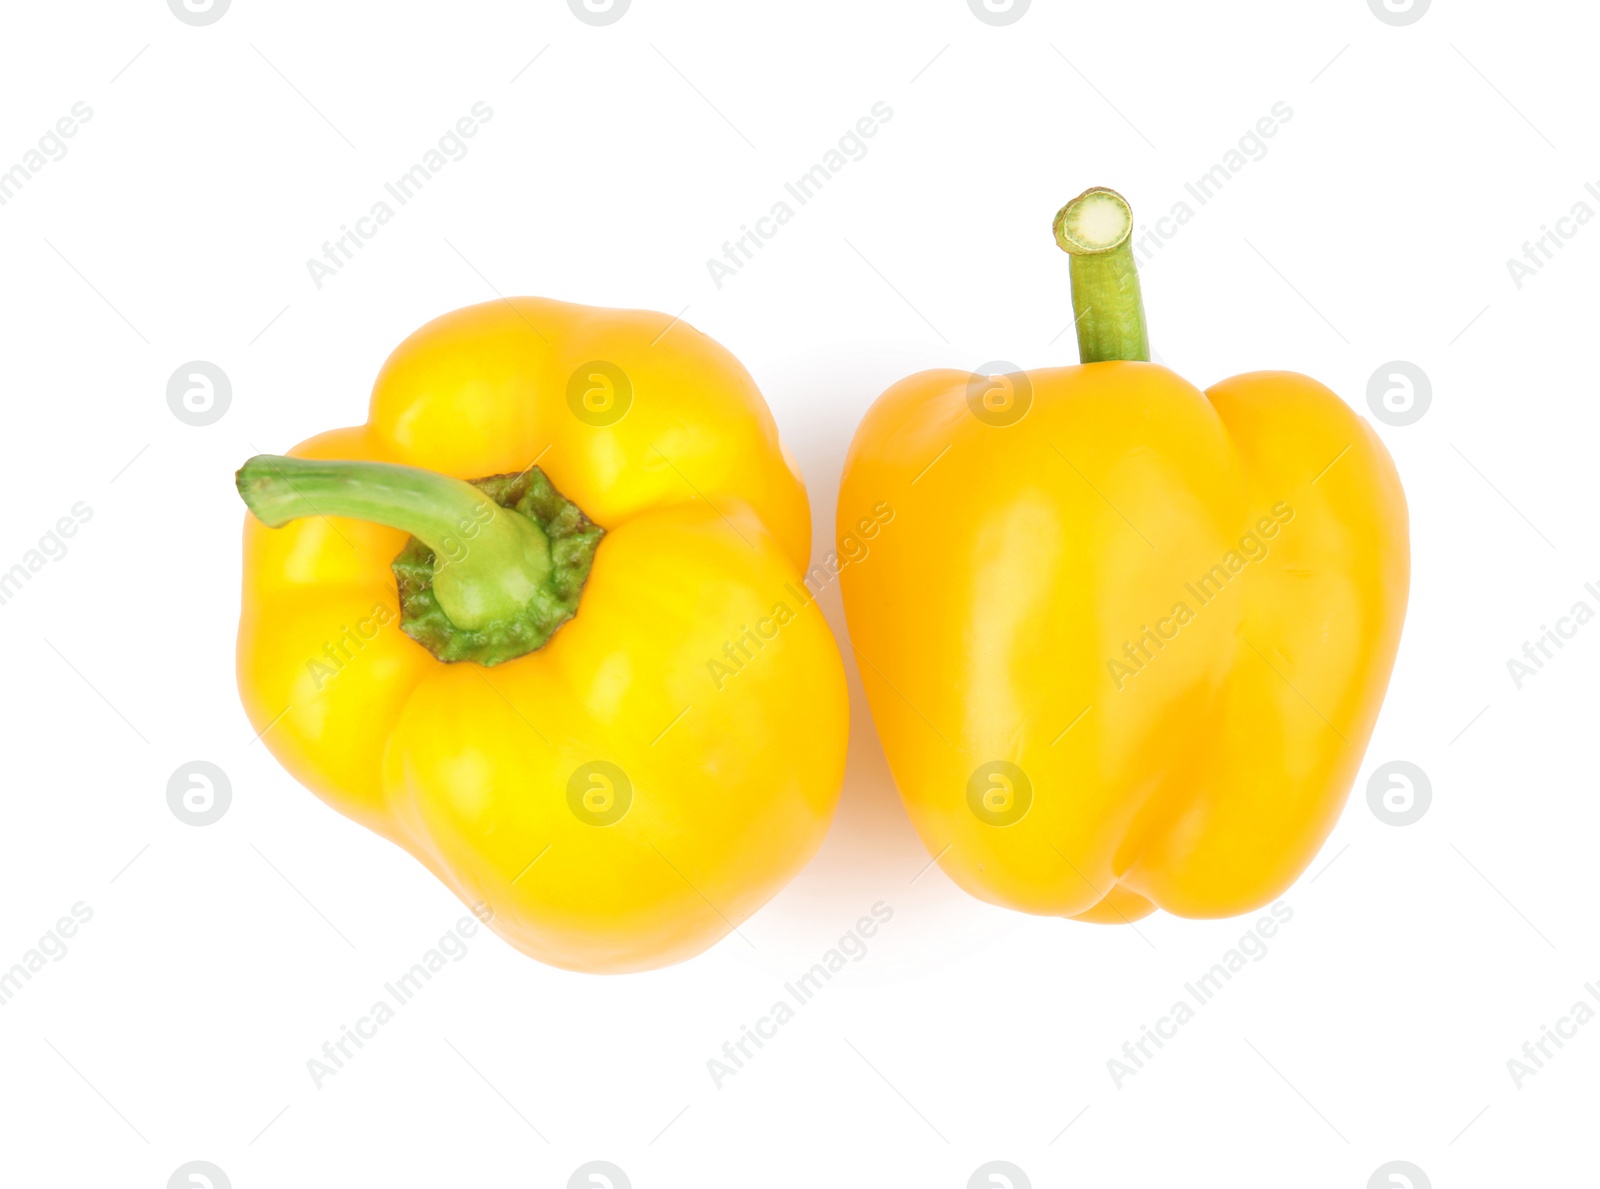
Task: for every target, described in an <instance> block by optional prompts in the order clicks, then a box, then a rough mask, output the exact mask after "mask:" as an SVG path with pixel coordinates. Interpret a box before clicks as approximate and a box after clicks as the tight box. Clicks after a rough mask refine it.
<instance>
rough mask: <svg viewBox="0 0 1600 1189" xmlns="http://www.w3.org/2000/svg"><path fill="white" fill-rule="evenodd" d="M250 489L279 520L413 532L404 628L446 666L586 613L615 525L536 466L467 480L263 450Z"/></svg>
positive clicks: (535, 636)
mask: <svg viewBox="0 0 1600 1189" xmlns="http://www.w3.org/2000/svg"><path fill="white" fill-rule="evenodd" d="M237 481H238V487H239V494H240V495H241V496H242V497H243V499H244V502H245V503H246V505H248V506H249V508H250V510H251V511H252V512H253V513H255V515H256V517H257V519H259V520H260V521H261V522H262V523H263V524H266V525H267V526H269V527H271V528H277V527H280V526H281V525H284V524H287V523H288V522H289V521H291V520H295V519H299V518H300V517H304V516H345V517H350V518H353V519H358V520H370V521H372V522H374V523H377V524H385V525H388V526H390V527H391V528H398V529H402V530H404V531H406V532H408V533H410V534H411V540H410V541H408V542H407V543H406V547H405V548H404V549H402V550H401V551H400V554H399V555H398V556H397V557H396V558H395V559H394V562H393V563H392V566H391V568H392V569H393V570H394V575H395V582H396V585H397V587H398V591H399V598H400V627H401V630H402V631H404V632H405V633H406V635H408V636H410V637H411V638H412V639H413V640H415V641H416V642H417V643H418V644H421V645H422V646H423V647H424V648H426V649H427V650H428V651H429V652H430V653H432V654H433V655H434V656H435V657H436V658H438V659H439V660H441V661H445V662H447V663H453V662H457V661H473V662H475V663H477V664H480V665H498V664H502V663H504V662H505V661H509V660H515V659H516V658H517V657H519V656H525V655H526V654H528V653H530V652H533V651H535V650H537V649H539V648H542V647H543V646H544V645H545V644H546V643H547V642H548V641H549V639H550V637H551V636H553V635H554V634H555V632H556V630H557V629H558V628H559V627H560V626H561V625H562V624H564V623H565V622H566V621H567V620H569V619H571V618H572V617H573V616H574V615H575V614H577V610H578V601H579V597H580V596H581V595H582V593H583V587H584V583H585V582H586V581H588V578H589V569H590V567H591V566H592V565H593V563H594V554H595V549H596V548H597V547H598V546H599V544H600V538H601V537H602V536H603V535H604V534H605V530H604V529H603V528H601V527H600V526H599V525H597V524H595V523H594V522H593V521H591V520H590V519H589V518H588V517H587V516H585V515H584V514H583V510H582V509H580V508H579V507H578V506H577V505H576V504H574V503H573V502H572V501H571V500H569V499H567V498H566V497H565V496H563V495H562V494H561V493H560V492H559V491H557V490H556V489H555V487H554V486H553V485H552V484H551V483H550V480H549V479H548V478H547V477H546V476H545V474H544V472H543V471H541V470H539V469H538V468H537V467H529V468H528V469H527V470H525V471H523V472H521V473H520V474H515V475H491V476H489V477H488V478H484V479H474V480H472V481H470V482H466V481H463V480H460V479H451V478H448V477H447V476H444V475H440V474H436V473H435V472H433V471H426V470H422V469H420V468H417V467H404V466H395V465H392V464H389V463H377V462H324V461H320V460H317V459H301V458H285V457H281V456H277V455H268V454H261V455H257V456H256V457H254V458H252V459H250V460H249V461H248V462H246V463H245V464H244V466H243V467H241V468H240V469H239V474H238V477H237Z"/></svg>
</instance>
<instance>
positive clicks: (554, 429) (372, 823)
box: [238, 298, 848, 971]
mask: <svg viewBox="0 0 1600 1189" xmlns="http://www.w3.org/2000/svg"><path fill="white" fill-rule="evenodd" d="M238 482H239V491H240V494H241V495H242V496H243V497H244V499H245V502H246V503H247V504H248V505H249V507H250V509H251V511H252V512H253V513H254V516H251V517H247V518H246V522H245V533H244V598H243V610H242V614H241V616H240V624H239V645H238V665H239V689H240V693H241V696H242V698H243V700H244V705H245V709H246V711H247V712H248V714H249V716H250V721H251V722H252V723H253V724H254V726H255V728H256V729H257V730H258V731H259V732H260V733H261V738H262V740H263V741H264V742H265V744H266V745H267V747H268V748H269V749H271V751H272V753H273V754H274V755H275V756H276V757H277V758H278V760H279V761H280V762H281V763H282V764H283V765H284V767H286V768H287V769H288V770H289V771H290V772H291V773H292V774H293V775H294V776H295V777H296V778H297V779H298V780H300V781H301V783H303V784H305V785H306V786H307V787H308V788H310V789H311V790H312V791H313V792H315V793H316V794H317V795H318V796H320V797H321V798H322V799H323V800H325V801H327V802H328V803H329V804H330V805H332V806H333V807H334V808H335V809H337V810H339V811H340V812H341V813H344V814H346V815H347V816H349V817H351V818H354V819H355V820H356V821H358V822H360V823H362V824H363V825H365V826H368V827H369V828H371V829H372V830H375V831H376V832H377V833H379V834H381V835H383V836H384V837H386V838H389V839H390V840H392V841H394V842H396V843H398V844H399V845H400V846H402V847H404V848H405V849H406V850H408V851H409V852H410V853H411V854H413V855H414V856H415V857H416V858H417V859H418V860H420V861H421V862H422V863H423V864H424V865H425V866H427V867H428V869H429V870H431V871H432V872H433V873H434V874H435V875H436V876H438V877H439V879H441V880H442V881H444V883H445V884H446V885H448V886H449V888H450V889H451V890H452V891H453V892H455V893H456V895H458V896H459V897H460V898H461V899H462V900H463V901H464V902H465V903H467V904H468V905H471V906H473V907H474V908H475V909H476V910H477V911H478V912H479V914H480V915H481V916H484V917H485V918H486V919H487V920H488V921H489V923H490V925H491V926H492V927H493V928H494V929H495V930H496V931H497V932H499V933H500V934H501V936H503V937H504V938H506V940H508V941H510V942H511V943H512V944H513V945H515V946H517V947H518V948H519V949H521V950H522V951H523V952H525V953H527V954H530V955H532V956H533V957H535V958H538V959H540V960H541V961H544V962H549V963H551V964H553V965H557V966H563V967H567V968H569V969H577V970H590V971H628V970H641V969H649V968H652V967H657V966H663V965H666V964H668V963H671V962H675V961H679V960H681V959H684V958H687V957H690V956H692V955H694V954H697V953H699V952H700V951H702V950H704V949H706V948H707V947H709V946H710V945H712V944H713V943H714V942H716V941H717V940H718V939H720V938H722V937H723V936H725V935H726V934H727V933H728V932H729V931H730V930H733V929H735V928H736V927H737V926H738V924H739V922H741V921H742V920H744V919H745V918H746V917H748V916H749V915H750V914H751V913H752V912H754V911H755V910H756V909H757V908H759V907H760V906H761V905H762V904H763V903H765V902H766V901H767V900H768V899H769V898H770V897H771V896H772V895H773V894H774V893H775V892H776V891H777V890H778V889H779V888H781V887H782V886H783V885H784V884H785V883H786V882H787V881H788V880H789V879H790V878H791V877H792V876H794V875H795V874H796V873H797V872H798V871H799V870H800V868H801V867H802V866H804V865H805V863H806V862H807V861H808V860H809V859H810V858H811V856H812V854H813V853H814V852H815V851H816V849H817V847H818V846H819V845H820V844H821V841H822V837H823V834H824V833H825V832H826V830H827V826H828V822H829V820H830V818H831V816H832V813H833V810H834V807H835V805H836V803H837V800H838V796H839V788H840V784H841V781H842V779H843V771H844V757H845V742H846V734H847V731H848V705H847V701H846V699H847V694H846V690H845V683H844V671H843V666H842V665H841V663H840V660H839V654H838V649H837V647H836V645H835V643H834V640H833V637H832V635H831V633H830V632H829V630H828V627H827V625H826V623H825V622H824V620H823V618H822V615H821V613H820V612H819V611H818V609H817V608H816V607H815V606H812V605H810V604H809V602H806V601H802V600H801V599H797V598H796V596H795V593H794V592H795V591H796V590H803V586H802V580H801V577H800V575H801V574H802V573H803V572H804V570H805V568H806V564H807V559H808V554H809V550H810V536H811V526H810V514H809V511H808V507H807V500H806V492H805V488H804V487H803V485H802V484H801V480H800V476H799V473H798V469H797V468H796V467H795V465H794V464H793V462H792V461H791V460H790V458H789V456H788V454H787V453H786V451H785V450H784V448H783V446H782V444H781V443H780V442H779V440H778V433H777V428H776V426H775V425H774V423H773V420H772V415H771V413H770V412H769V411H768V409H767V406H766V403H765V402H764V401H763V400H762V398H761V394H760V392H759V391H758V390H757V388H756V385H755V382H754V381H753V380H752V379H751V378H750V376H749V374H748V373H747V372H746V371H745V370H744V369H743V368H742V367H741V366H740V365H739V363H738V361H737V360H735V359H734V358H733V357H732V356H731V355H730V354H728V352H727V351H725V350H724V349H723V348H722V347H720V346H718V345H717V344H716V343H714V342H712V341H711V340H710V339H708V338H706V337H705V336H704V335H702V334H700V333H699V332H698V331H695V330H693V329H691V328H690V327H688V326H687V325H686V324H684V323H682V322H679V321H677V320H676V319H669V318H668V317H667V316H665V315H661V314H651V313H646V312H642V311H628V310H601V309H591V308H587V307H583V306H576V305H567V304H564V303H560V302H553V301H545V300H542V299H534V298H515V299H511V300H507V301H499V302H493V303H490V304H486V305H480V306H474V307H471V308H469V309H464V310H457V311H456V312H454V313H451V314H447V315H445V316H444V317H442V318H439V319H437V320H435V321H433V322H431V323H429V324H428V325H427V326H424V327H423V328H422V329H421V330H419V331H417V332H416V333H415V334H413V335H412V336H411V337H410V338H408V339H407V340H406V341H405V342H404V343H402V344H401V345H400V347H399V348H398V349H396V351H395V352H394V354H393V355H391V356H390V357H389V360H388V362H387V363H386V364H385V365H384V368H383V371H382V373H381V374H380V375H379V377H378V380H377V384H376V386H375V388H374V390H373V394H372V403H371V408H370V413H369V420H368V422H367V424H365V425H361V426H356V427H354V428H350V429H336V430H333V431H331V432H329V433H325V434H322V435H321V436H320V437H315V438H312V439H311V440H310V441H307V442H305V443H303V444H302V445H300V446H299V447H296V448H295V450H294V451H293V457H289V458H283V457H275V456H268V455H259V456H257V457H255V458H252V459H251V460H250V461H249V462H247V463H246V464H245V465H244V467H243V468H242V469H241V470H240V472H239V480H238ZM268 526H271V527H268ZM730 674H731V675H730Z"/></svg>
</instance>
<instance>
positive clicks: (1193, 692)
mask: <svg viewBox="0 0 1600 1189" xmlns="http://www.w3.org/2000/svg"><path fill="white" fill-rule="evenodd" d="M1132 229H1133V218H1132V213H1131V211H1130V210H1129V208H1128V206H1127V203H1126V201H1125V200H1124V199H1123V198H1122V197H1121V196H1120V195H1118V194H1116V193H1115V192H1114V191H1110V190H1106V189H1103V188H1096V189H1093V190H1090V191H1087V192H1086V193H1085V194H1083V195H1081V196H1080V197H1079V198H1077V199H1075V200H1074V201H1073V202H1071V203H1069V204H1067V206H1066V207H1064V208H1063V209H1062V211H1061V212H1060V214H1058V215H1057V217H1056V222H1055V233H1056V241H1057V244H1058V245H1059V246H1060V247H1061V248H1063V250H1065V251H1067V252H1068V253H1069V254H1070V255H1071V276H1072V289H1073V304H1074V313H1075V315H1076V325H1077V330H1078V340H1079V352H1080V358H1081V360H1082V362H1081V363H1080V364H1079V365H1077V366H1067V367H1053V368H1042V369H1037V370H1033V371H1028V372H1018V373H1013V374H1009V375H995V376H982V375H972V374H969V373H966V372H957V371H931V372H924V373H921V374H920V375H915V376H912V377H910V378H908V379H906V380H903V381H901V382H900V383H898V384H896V385H895V386H894V387H892V388H890V389H889V390H888V391H887V392H886V393H884V394H883V396H882V397H880V398H879V400H878V401H877V403H876V404H874V405H873V406H872V408H871V410H870V411H869V412H868V414H867V416H866V418H865V419H864V421H863V422H862V424H861V427H860V429H859V430H858V431H857V433H856V436H855V439H854V441H853V442H852V443H851V447H850V452H849V456H848V458H847V460H846V464H845V470H844V477H843V481H842V486H841V490H840V496H839V514H838V517H839V527H840V531H841V532H843V531H845V530H846V529H847V528H848V527H849V526H850V525H852V524H854V523H856V522H857V521H858V520H859V519H860V518H861V517H862V516H864V515H866V514H867V510H868V509H869V508H870V506H871V504H872V502H873V501H875V500H879V499H884V498H888V499H891V500H893V502H894V505H895V507H896V510H897V519H896V529H895V532H894V533H893V534H885V535H884V538H883V540H882V541H880V542H878V543H877V545H876V548H875V550H874V554H873V557H872V559H871V561H870V563H869V564H865V565H861V566H854V567H851V568H850V569H848V570H846V571H845V572H844V573H843V575H842V576H841V581H842V588H843V595H844V603H845V610H846V615H847V618H848V622H849V627H850V634H851V640H852V645H853V647H854V649H855V650H856V652H857V654H858V656H859V657H860V658H861V661H862V663H861V675H862V681H863V684H864V685H865V688H866V692H867V697H868V700H869V702H870V704H871V707H872V714H873V719H874V722H875V723H876V724H877V728H878V733H879V736H880V738H881V739H882V741H883V746H884V751H885V753H886V754H887V757H888V760H889V765H890V768H891V770H892V771H893V773H894V777H895V781H896V783H897V785H898V786H899V789H900V794H901V797H902V799H903V800H904V802H905V804H906V807H907V810H908V811H909V813H910V815H911V818H912V821H913V823H914V824H915V826H916V828H917V830H918V833H919V834H920V835H921V837H922V840H923V843H924V844H925V845H926V847H927V848H928V851H929V852H930V853H931V854H933V855H935V856H936V857H937V858H938V862H939V864H940V866H941V867H942V868H943V869H944V870H945V871H946V872H947V873H948V874H949V875H950V876H951V878H952V879H954V880H955V881H956V882H957V883H958V884H960V885H961V886H962V887H963V888H965V889H966V890H967V891H969V892H970V893H972V894H973V895H974V896H977V897H979V898H981V899H984V900H987V901H990V902H992V903H995V904H1000V905H1004V906H1006V907H1009V908H1014V909H1017V910H1020V911H1024V912H1030V913H1038V914H1049V915H1058V916H1065V917H1071V918H1074V919H1078V920H1084V921H1093V922H1106V923H1120V922H1128V921H1133V920H1137V919H1139V918H1140V917H1142V916H1144V915H1146V914H1148V913H1150V912H1153V911H1154V910H1155V909H1157V908H1163V909H1165V910H1167V911H1168V912H1170V913H1173V914H1176V915H1179V916H1186V917H1223V916H1232V915H1236V914H1239V913H1243V912H1247V911H1250V910H1253V909H1255V908H1259V907H1261V906H1263V905H1266V904H1270V903H1272V902H1273V901H1274V900H1275V899H1276V898H1277V897H1278V896H1279V895H1280V894H1281V893H1282V892H1283V890H1284V889H1285V888H1287V887H1288V886H1289V885H1290V884H1291V883H1293V881H1294V880H1295V879H1296V878H1297V877H1298V876H1299V875H1300V874H1301V872H1302V871H1304V869H1305V868H1306V866H1307V864H1308V863H1309V862H1310V861H1311V859H1312V858H1313V857H1314V855H1315V854H1316V852H1317V850H1318V848H1319V847H1320V846H1321V845H1322V843H1323V841H1324V840H1325V839H1326V838H1327V836H1328V833H1329V831H1331V830H1332V828H1333V825H1334V823H1335V821H1336V820H1337V818H1338V815H1339V812H1340V810H1341V808H1342V807H1343V805H1344V802H1345V798H1346V796H1347V795H1348V792H1349V789H1350V786H1351V783H1352V782H1353V780H1354V778H1355V775H1356V772H1357V769H1358V767H1359V765H1360V762H1361V758H1362V754H1363V752H1364V751H1365V749H1366V745H1367V741H1368V739H1369V738H1370V736H1371V733H1372V729H1373V725H1374V723H1375V722H1376V719H1377V715H1378V710H1379V707H1380V705H1381V703H1382V700H1383V695H1384V691H1385V689H1386V688H1387V685H1388V681H1389V675H1390V672H1391V670H1392V668H1393V664H1394V659H1395V654H1396V651H1397V649H1398V646H1399V639H1400V628H1401V624H1402V621H1403V619H1404V616H1405V606H1406V599H1407V592H1408V586H1409V574H1410V553H1409V544H1408V519H1407V512H1406V503H1405V496H1404V493H1403V492H1402V490H1401V487H1400V480H1399V477H1398V475H1397V474H1396V472H1395V468H1394V464H1393V462H1392V461H1391V460H1390V458H1389V455H1388V452H1387V451H1386V450H1385V449H1384V447H1383V444H1382V442H1381V441H1380V440H1379V439H1378V437H1377V435H1376V434H1375V433H1374V432H1373V431H1372V429H1371V428H1370V427H1369V426H1368V425H1367V423H1366V422H1365V421H1364V420H1363V419H1362V418H1360V417H1358V416H1356V415H1355V413H1353V412H1352V411H1351V409H1350V408H1349V406H1347V405H1346V404H1345V403H1344V402H1343V401H1342V400H1340V399H1339V397H1338V396H1337V395H1335V394H1334V393H1333V392H1331V391H1329V390H1328V389H1327V388H1325V387H1324V386H1323V385H1321V384H1319V383H1317V382H1316V381H1315V380H1312V379H1309V378H1308V377H1305V376H1302V375H1297V374H1295V373H1292V372H1282V371H1263V372H1252V373H1248V374H1245V375H1240V376H1235V377H1233V378H1231V379H1227V380H1223V381H1221V382H1220V383H1217V384H1215V385H1213V386H1212V387H1210V388H1208V389H1206V390H1205V391H1201V390H1200V389H1198V388H1196V387H1194V386H1193V385H1192V384H1190V383H1189V382H1188V381H1186V380H1184V379H1183V378H1182V377H1180V376H1178V375H1176V374H1174V373H1173V372H1171V371H1169V370H1168V369H1167V368H1165V367H1161V366H1158V365H1156V364H1153V363H1149V362H1145V360H1147V359H1148V351H1149V347H1148V334H1147V331H1146V328H1145V320H1144V310H1143V302H1142V295H1141V292H1140V287H1139V278H1138V273H1137V269H1136V268H1135V265H1134V260H1133V254H1132V249H1131V246H1130V243H1131V235H1132Z"/></svg>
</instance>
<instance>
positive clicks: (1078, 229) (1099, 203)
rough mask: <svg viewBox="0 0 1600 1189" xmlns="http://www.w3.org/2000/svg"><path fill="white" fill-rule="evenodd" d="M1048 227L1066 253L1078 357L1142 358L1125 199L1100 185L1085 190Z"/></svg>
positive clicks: (1143, 340)
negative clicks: (1050, 226)
mask: <svg viewBox="0 0 1600 1189" xmlns="http://www.w3.org/2000/svg"><path fill="white" fill-rule="evenodd" d="M1054 230H1055V235H1056V243H1057V244H1058V245H1059V246H1060V248H1061V250H1062V251H1063V252H1066V253H1068V254H1070V255H1071V257H1072V313H1073V318H1074V320H1075V323H1076V325H1077V328H1078V359H1079V361H1080V362H1082V363H1101V362H1104V361H1106V360H1111V359H1137V360H1145V361H1148V360H1149V358H1150V337H1149V332H1148V330H1147V329H1146V327H1145V320H1144V297H1143V294H1142V293H1141V292H1140V289H1139V269H1138V265H1137V264H1135V262H1134V259H1133V209H1132V208H1131V207H1130V206H1129V205H1128V200H1127V199H1126V198H1124V197H1123V196H1122V195H1120V194H1118V193H1117V192H1116V191H1115V190H1108V189H1106V188H1105V187H1104V186H1095V187H1093V188H1091V189H1088V190H1085V191H1084V192H1083V193H1082V194H1080V195H1078V196H1077V197H1076V198H1074V199H1073V200H1072V201H1071V202H1069V203H1067V205H1066V206H1064V207H1062V208H1061V210H1060V211H1058V212H1057V213H1056V218H1055V223H1054Z"/></svg>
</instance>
